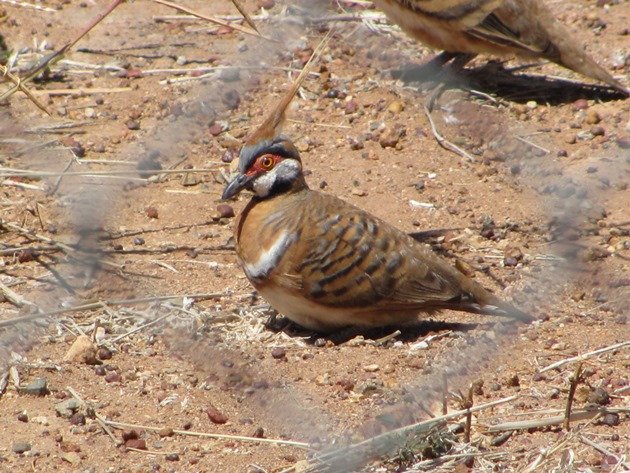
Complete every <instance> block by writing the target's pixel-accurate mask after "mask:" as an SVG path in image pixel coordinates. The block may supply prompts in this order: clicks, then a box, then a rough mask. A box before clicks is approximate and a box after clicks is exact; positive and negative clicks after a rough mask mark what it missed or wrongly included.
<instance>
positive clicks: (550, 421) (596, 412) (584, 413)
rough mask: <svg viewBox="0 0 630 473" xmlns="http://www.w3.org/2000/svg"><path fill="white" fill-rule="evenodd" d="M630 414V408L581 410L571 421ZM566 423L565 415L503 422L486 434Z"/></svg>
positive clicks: (572, 414)
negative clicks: (611, 414)
mask: <svg viewBox="0 0 630 473" xmlns="http://www.w3.org/2000/svg"><path fill="white" fill-rule="evenodd" d="M620 412H625V413H628V412H630V408H628V407H618V408H611V407H608V408H604V407H599V408H596V409H580V410H574V411H573V412H571V416H570V421H571V422H579V421H583V420H587V419H593V418H595V417H599V416H602V415H605V414H610V413H620ZM564 421H565V415H564V414H561V415H557V416H552V417H544V418H541V419H529V420H517V421H510V422H503V423H501V424H495V425H491V426H489V427H488V428H487V429H486V432H488V433H492V432H505V431H508V430H528V429H542V428H543V427H551V426H554V425H562V424H563V423H564Z"/></svg>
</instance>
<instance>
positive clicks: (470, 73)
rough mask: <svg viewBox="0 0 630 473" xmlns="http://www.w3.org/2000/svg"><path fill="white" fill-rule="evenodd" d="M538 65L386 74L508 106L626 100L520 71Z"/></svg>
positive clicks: (613, 92)
mask: <svg viewBox="0 0 630 473" xmlns="http://www.w3.org/2000/svg"><path fill="white" fill-rule="evenodd" d="M534 65H537V64H527V65H523V66H519V67H515V68H506V67H504V65H503V64H502V63H500V62H497V61H489V62H488V63H486V64H484V65H481V66H477V67H467V68H463V69H455V70H453V69H452V68H450V67H449V66H448V65H446V66H442V67H436V66H435V65H433V64H431V63H427V64H422V65H419V66H411V67H407V68H404V69H396V70H389V71H388V72H389V74H390V75H391V76H392V77H393V78H394V79H397V80H401V81H402V82H404V83H405V84H408V85H410V86H415V85H417V86H419V87H420V88H421V89H424V88H427V87H428V88H431V87H435V86H436V85H438V84H439V85H440V86H441V87H444V88H447V89H449V88H461V89H465V90H475V91H479V92H482V93H484V94H488V95H492V96H496V97H499V98H502V99H504V100H507V101H510V102H518V103H526V102H528V101H531V100H535V101H536V102H540V103H548V104H550V105H560V104H565V103H570V102H574V101H576V100H578V99H587V100H601V101H612V100H620V99H624V98H626V97H627V96H626V95H625V94H624V93H623V92H621V91H619V90H617V89H614V88H612V87H609V86H604V85H598V84H588V83H579V82H573V81H569V80H563V79H561V78H558V77H548V76H541V75H530V74H524V73H522V71H523V70H524V69H527V68H529V67H532V66H534Z"/></svg>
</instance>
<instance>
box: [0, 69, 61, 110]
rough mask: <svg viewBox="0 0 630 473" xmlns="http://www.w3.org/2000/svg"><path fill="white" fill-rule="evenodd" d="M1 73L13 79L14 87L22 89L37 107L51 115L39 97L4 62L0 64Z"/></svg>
mask: <svg viewBox="0 0 630 473" xmlns="http://www.w3.org/2000/svg"><path fill="white" fill-rule="evenodd" d="M0 75H2V76H4V77H8V78H9V79H10V80H11V82H13V84H15V86H14V87H13V89H15V90H20V91H21V92H23V93H24V95H26V96H27V97H28V98H29V99H30V100H31V102H33V103H34V104H35V105H36V106H37V108H39V109H40V110H41V111H43V112H44V113H46V114H47V115H48V116H51V114H50V112H49V111H48V109H47V108H46V106H45V105H44V104H43V103H41V102H40V101H39V99H38V98H37V97H35V96H34V95H33V93H32V92H31V91H30V90H29V89H27V88H26V86H25V85H24V84H23V83H22V80H21V79H20V78H19V77H18V76H16V75H15V74H13V73H12V72H10V71H9V69H8V68H7V67H6V66H4V65H2V64H0ZM0 100H1V99H0Z"/></svg>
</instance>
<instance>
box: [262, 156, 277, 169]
mask: <svg viewBox="0 0 630 473" xmlns="http://www.w3.org/2000/svg"><path fill="white" fill-rule="evenodd" d="M258 163H259V164H260V167H261V168H263V169H264V170H265V171H269V170H270V169H271V168H272V167H273V166H274V164H275V161H274V159H273V157H271V156H270V155H268V154H266V155H264V156H261V157H260V158H259V159H258Z"/></svg>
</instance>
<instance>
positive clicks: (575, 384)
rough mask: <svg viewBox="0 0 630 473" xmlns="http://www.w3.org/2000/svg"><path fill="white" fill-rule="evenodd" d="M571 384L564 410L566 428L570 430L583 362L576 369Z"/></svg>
mask: <svg viewBox="0 0 630 473" xmlns="http://www.w3.org/2000/svg"><path fill="white" fill-rule="evenodd" d="M570 381H571V384H570V385H569V395H568V396H567V405H566V408H565V410H564V430H569V427H570V423H571V406H572V405H573V398H574V397H575V390H576V389H577V387H578V384H580V381H582V363H580V364H579V365H578V366H577V368H576V369H575V373H573V376H572V377H571V378H570Z"/></svg>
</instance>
